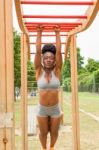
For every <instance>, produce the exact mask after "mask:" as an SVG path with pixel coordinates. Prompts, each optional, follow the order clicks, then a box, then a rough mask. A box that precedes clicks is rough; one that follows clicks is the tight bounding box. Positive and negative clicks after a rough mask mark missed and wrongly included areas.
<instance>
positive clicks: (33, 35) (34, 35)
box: [29, 34, 68, 37]
mask: <svg viewBox="0 0 99 150" xmlns="http://www.w3.org/2000/svg"><path fill="white" fill-rule="evenodd" d="M36 36H37V34H32V35H29V37H36ZM42 36H56V35H55V34H42ZM60 36H68V35H67V34H60Z"/></svg>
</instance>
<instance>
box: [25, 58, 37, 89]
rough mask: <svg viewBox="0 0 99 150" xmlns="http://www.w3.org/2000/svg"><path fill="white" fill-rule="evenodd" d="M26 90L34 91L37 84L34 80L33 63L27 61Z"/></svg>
mask: <svg viewBox="0 0 99 150" xmlns="http://www.w3.org/2000/svg"><path fill="white" fill-rule="evenodd" d="M27 71H28V79H27V80H28V89H29V90H36V88H37V83H36V78H35V70H34V65H33V63H32V62H31V61H30V60H29V61H28V70H27Z"/></svg>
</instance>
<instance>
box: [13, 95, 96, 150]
mask: <svg viewBox="0 0 99 150" xmlns="http://www.w3.org/2000/svg"><path fill="white" fill-rule="evenodd" d="M98 97H99V95H98V94H92V93H87V92H83V93H79V104H80V108H81V109H84V110H85V111H88V112H91V113H93V114H96V115H98V114H99V108H98V107H99V98H98ZM36 104H37V98H36V99H31V100H28V105H36ZM68 104H69V105H68ZM70 104H71V93H67V92H64V94H63V111H64V126H63V127H62V128H65V127H66V126H71V125H72V116H71V105H70ZM91 106H93V107H92V108H91ZM93 108H94V109H95V110H94V109H93ZM15 112H16V113H15V120H16V123H15V124H16V128H17V129H18V128H20V127H21V126H20V102H15ZM59 135H60V136H59V139H58V141H57V143H56V150H72V149H73V148H72V132H64V131H62V132H60V134H59ZM80 137H81V138H80V140H81V150H99V122H96V121H94V120H93V119H92V118H90V117H89V116H86V115H84V114H82V113H80ZM20 139H21V137H20V136H16V150H20V147H21V143H20ZM28 145H29V146H28V147H29V149H28V150H39V149H40V142H39V138H38V135H36V136H32V137H28Z"/></svg>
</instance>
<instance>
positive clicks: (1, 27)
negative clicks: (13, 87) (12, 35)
mask: <svg viewBox="0 0 99 150" xmlns="http://www.w3.org/2000/svg"><path fill="white" fill-rule="evenodd" d="M0 7H1V8H0V19H1V20H2V23H0V117H1V115H2V114H3V113H5V112H6V100H7V99H6V68H5V63H6V57H5V53H6V47H5V15H4V13H5V12H4V0H1V1H0ZM5 137H6V130H5V128H4V127H2V125H1V123H0V148H1V149H2V150H5V149H6V145H5V144H4V142H3V139H4V138H5Z"/></svg>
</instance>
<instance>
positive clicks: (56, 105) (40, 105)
mask: <svg viewBox="0 0 99 150" xmlns="http://www.w3.org/2000/svg"><path fill="white" fill-rule="evenodd" d="M38 106H39V107H43V108H47V109H48V108H49V109H50V108H56V107H58V106H59V103H57V104H55V105H52V106H45V105H42V104H40V103H39V104H38Z"/></svg>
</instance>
